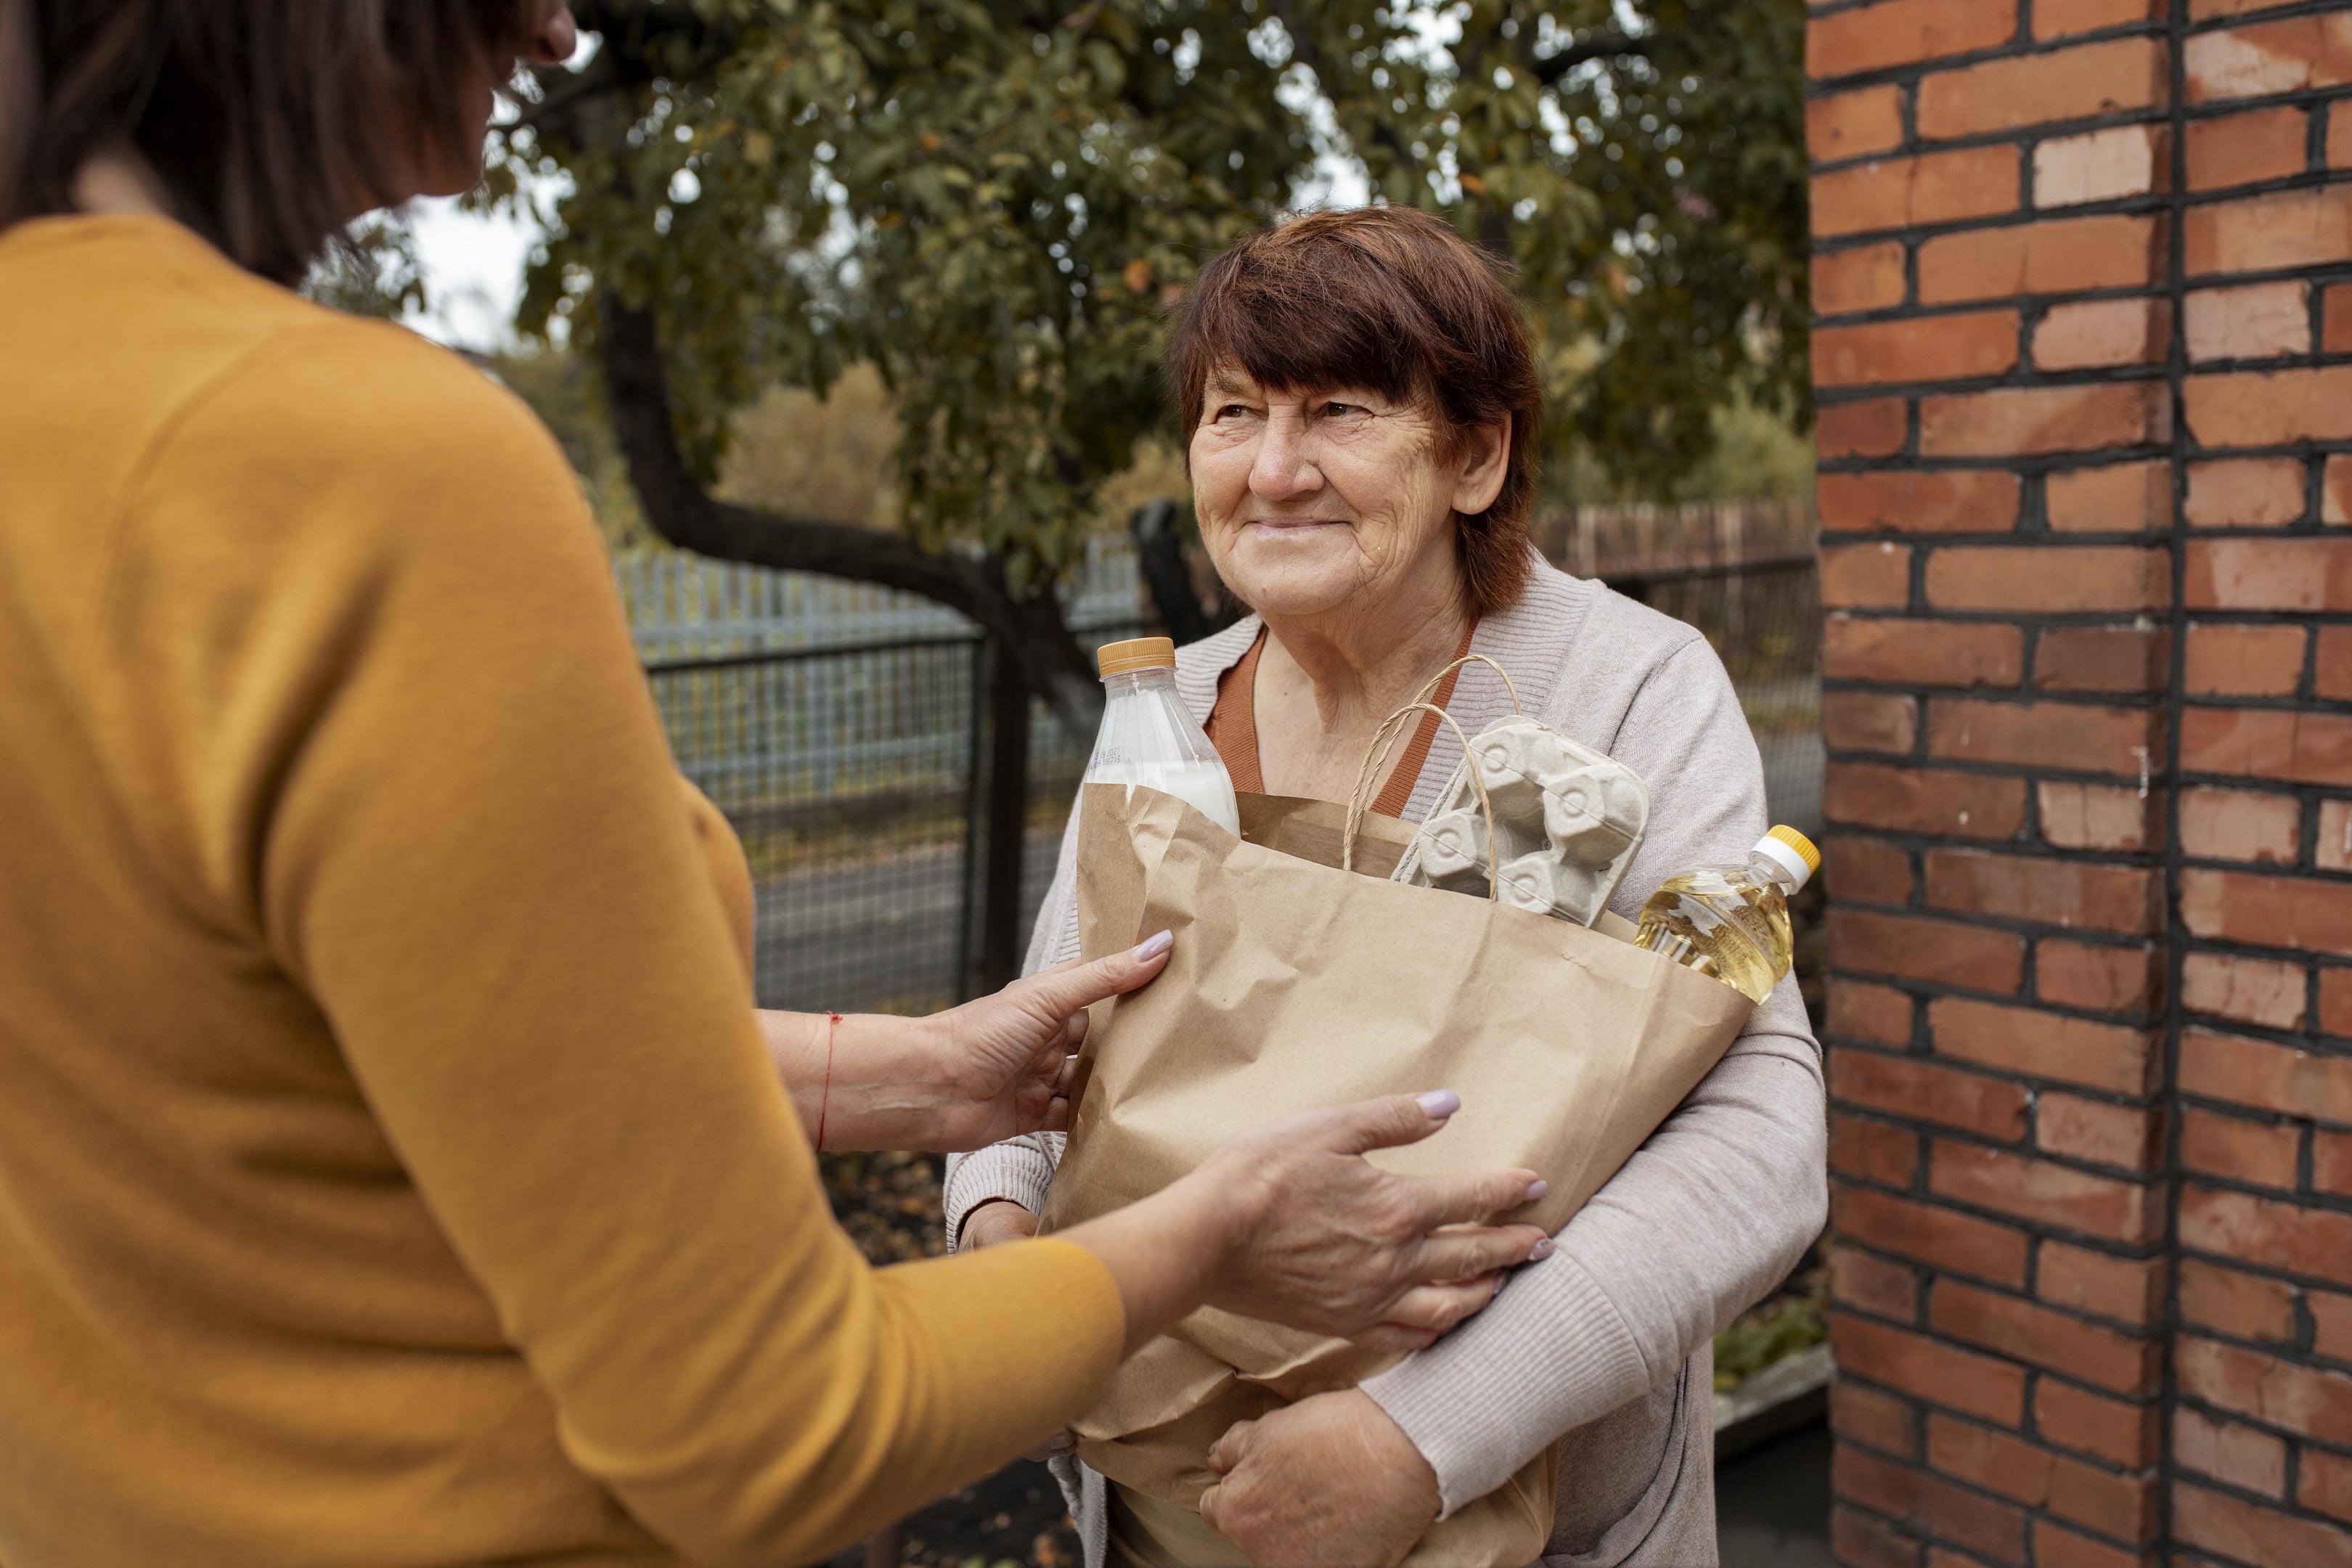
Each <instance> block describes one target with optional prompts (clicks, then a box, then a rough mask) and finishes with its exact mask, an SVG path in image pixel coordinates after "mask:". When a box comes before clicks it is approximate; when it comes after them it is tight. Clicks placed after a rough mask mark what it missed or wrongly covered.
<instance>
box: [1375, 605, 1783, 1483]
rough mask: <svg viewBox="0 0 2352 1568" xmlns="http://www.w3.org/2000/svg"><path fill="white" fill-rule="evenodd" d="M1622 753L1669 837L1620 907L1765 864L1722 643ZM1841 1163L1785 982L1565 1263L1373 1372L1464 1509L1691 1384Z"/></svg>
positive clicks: (1642, 858) (1672, 658) (1562, 1253)
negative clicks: (1615, 1417)
mask: <svg viewBox="0 0 2352 1568" xmlns="http://www.w3.org/2000/svg"><path fill="white" fill-rule="evenodd" d="M1608 749H1609V750H1610V752H1612V755H1614V756H1615V757H1616V758H1617V759H1618V760H1619V761H1621V762H1622V763H1626V764H1627V765H1628V766H1630V767H1632V768H1633V770H1634V771H1635V772H1636V773H1640V774H1641V775H1642V777H1643V779H1644V780H1645V781H1646V782H1647V783H1648V784H1649V786H1650V795H1651V816H1650V822H1651V827H1650V833H1649V836H1648V837H1647V838H1646V839H1645V840H1644V842H1643V847H1642V848H1641V850H1640V851H1639V852H1638V853H1637V855H1636V856H1635V858H1634V862H1633V867H1632V868H1631V870H1630V871H1629V872H1628V874H1627V876H1626V879H1625V883H1624V885H1623V887H1622V888H1621V889H1620V890H1619V893H1618V896H1617V898H1616V899H1614V900H1612V905H1613V906H1614V907H1617V908H1618V909H1619V910H1620V912H1622V913H1628V914H1630V913H1632V912H1633V911H1635V910H1638V909H1639V908H1640V906H1641V903H1642V901H1643V900H1644V899H1646V898H1647V897H1648V895H1649V893H1650V892H1651V891H1652V890H1653V889H1655V888H1656V887H1657V885H1658V884H1659V883H1660V882H1662V881H1664V879H1666V878H1667V877H1669V876H1672V875H1674V874H1675V872H1677V871H1681V870H1684V869H1686V868H1689V867H1692V866H1696V865H1706V864H1722V863H1738V862H1740V861H1743V860H1745V858H1747V853H1748V848H1749V847H1751V846H1752V845H1753V844H1754V843H1755V842H1756V840H1757V839H1758V838H1759V837H1761V836H1762V834H1763V831H1764V828H1765V826H1767V825H1766V822H1765V816H1764V779H1763V770H1762V767H1761V765H1760V763H1759V761H1758V758H1757V753H1756V746H1755V742H1754V741H1753V739H1752V738H1751V736H1750V735H1749V732H1748V722H1747V720H1746V718H1745V716H1744V715H1743V714H1742V712H1741V710H1740V708H1739V702H1738V696H1737V694H1736V693H1735V692H1734V691H1733V689H1732V686H1731V681H1730V679H1729V677H1728V676H1727V675H1726V674H1725V672H1724V669H1723V667H1722V665H1721V663H1720V662H1719V661H1717V658H1716V657H1715V654H1714V650H1712V649H1711V648H1709V647H1707V646H1706V644H1705V643H1704V642H1701V641H1698V640H1697V639H1696V638H1692V639H1691V640H1690V641H1688V642H1687V643H1685V645H1684V646H1683V647H1681V648H1679V649H1678V650H1676V651H1675V652H1674V653H1673V654H1671V655H1669V656H1668V657H1667V658H1665V659H1664V660H1663V661H1662V662H1661V663H1660V664H1659V666H1658V667H1657V668H1656V669H1654V671H1652V672H1651V674H1650V676H1649V677H1648V679H1646V680H1644V681H1643V684H1642V686H1641V689H1639V691H1638V692H1637V693H1636V694H1635V697H1634V699H1633V702H1632V703H1631V705H1630V706H1629V707H1628V709H1627V710H1626V715H1625V719H1624V721H1623V723H1622V726H1621V727H1620V729H1619V731H1618V734H1617V736H1616V739H1615V742H1614V743H1613V744H1612V745H1611V746H1610V747H1609V748H1608ZM1827 1158H1828V1133H1827V1122H1826V1104H1825V1100H1824V1098H1823V1093H1822V1072H1821V1059H1820V1047H1818V1046H1817V1045H1816V1044H1815V1043H1814V1041H1813V1038H1812V1033H1811V1028H1810V1026H1808V1025H1807V1023H1806V1020H1805V1011H1804V1005H1803V1004H1802V1002H1801V1000H1800V999H1799V998H1798V995H1797V992H1796V983H1795V981H1794V979H1793V978H1784V979H1783V980H1782V981H1781V983H1780V986H1779V987H1778V988H1777V989H1776V990H1775V991H1774V992H1773V993H1772V994H1771V995H1770V996H1769V997H1768V998H1767V999H1766V1000H1765V1003H1764V1005H1762V1006H1760V1007H1759V1008H1758V1009H1757V1011H1756V1016H1755V1017H1754V1018H1753V1019H1752V1020H1751V1021H1750V1023H1749V1025H1748V1028H1747V1030H1746V1031H1745V1032H1744V1033H1743V1034H1742V1035H1741V1036H1740V1037H1739V1038H1738V1041H1737V1042H1735V1043H1734V1045H1733V1046H1732V1047H1731V1049H1730V1051H1729V1052H1728V1053H1727V1055H1726V1056H1725V1058H1724V1059H1723V1060H1722V1062H1721V1063H1719V1064H1718V1065H1717V1067H1716V1068H1715V1070H1714V1071H1713V1072H1711V1073H1709V1074H1708V1075H1707V1077H1706V1079H1703V1080H1702V1081H1701V1082H1700V1084H1699V1086H1698V1087H1697V1088H1696V1089H1694V1090H1693V1091H1692V1092H1691V1094H1690V1096H1689V1097H1688V1098H1687V1099H1685V1100H1684V1101H1683V1103H1682V1105H1681V1106H1680V1107H1678V1108H1677V1109H1676V1110H1675V1112H1674V1114H1673V1115H1672V1116H1670V1117H1668V1118H1667V1120H1666V1121H1665V1122H1664V1124H1663V1125H1662V1126H1661V1127H1660V1128H1659V1129H1658V1130H1657V1131H1655V1132H1654V1133H1653V1134H1652V1135H1651V1136H1650V1138H1649V1140H1648V1142H1645V1143H1643V1146H1642V1148H1641V1149H1640V1150H1639V1151H1637V1152H1635V1153H1634V1155H1633V1158H1632V1159H1631V1160H1629V1161H1627V1162H1626V1163H1625V1165H1624V1167H1623V1168H1622V1169H1621V1170H1620V1171H1619V1172H1618V1173H1616V1175H1614V1176H1613V1177H1612V1178H1611V1179H1610V1181H1609V1182H1608V1184H1606V1185H1604V1186H1603V1187H1602V1188H1601V1191H1600V1192H1599V1193H1598V1194H1595V1195H1594V1196H1593V1198H1592V1200H1591V1202H1590V1203H1588V1204H1587V1205H1585V1206H1584V1207H1583V1208H1582V1209H1581V1210H1580V1211H1579V1212H1578V1213H1577V1215H1575V1216H1574V1217H1573V1218H1572V1219H1570V1221H1569V1223H1568V1225H1567V1226H1565V1227H1564V1228H1563V1229H1562V1230H1561V1231H1560V1232H1559V1237H1558V1249H1557V1250H1556V1251H1555V1252H1554V1253H1553V1254H1552V1256H1551V1257H1550V1258H1547V1259H1545V1260H1544V1261H1543V1262H1541V1263H1538V1264H1534V1265H1530V1266H1528V1267H1527V1268H1522V1269H1520V1270H1518V1271H1517V1273H1516V1274H1514V1275H1513V1276H1512V1277H1511V1279H1510V1281H1509V1287H1508V1289H1506V1290H1504V1291H1503V1292H1502V1293H1501V1294H1500V1295H1499V1296H1497V1297H1496V1300H1495V1301H1494V1303H1493V1304H1492V1305H1491V1306H1489V1307H1488V1308H1487V1309H1486V1310H1485V1311H1483V1312H1481V1313H1480V1314H1478V1316H1476V1317H1475V1318H1473V1319H1472V1320H1470V1321H1469V1322H1467V1323H1465V1324H1464V1325H1463V1326H1462V1327H1461V1328H1459V1329H1457V1330H1455V1331H1454V1332H1453V1333H1452V1334H1450V1335H1448V1336H1446V1338H1444V1339H1443V1340H1441V1341H1439V1342H1437V1343H1436V1344H1434V1345H1433V1346H1431V1347H1430V1348H1429V1349H1428V1350H1426V1351H1423V1352H1418V1353H1416V1354H1413V1355H1410V1356H1407V1357H1405V1358H1404V1359H1403V1360H1402V1361H1401V1362H1400V1363H1397V1364H1396V1365H1395V1366H1394V1367H1392V1368H1391V1369H1390V1370H1388V1371H1387V1372H1384V1373H1381V1374H1379V1375H1378V1376H1376V1377H1373V1378H1371V1379H1370V1380H1368V1381H1367V1382H1366V1383H1365V1384H1364V1390H1365V1392H1366V1393H1367V1394H1370V1395H1371V1397H1372V1398H1373V1399H1374V1400H1375V1401H1377V1402H1378V1403H1379V1405H1381V1408H1382V1409H1383V1410H1385V1411H1386V1412H1388V1414H1389V1415H1391V1417H1392V1418H1393V1419H1394V1420H1395V1421H1396V1422H1397V1424H1398V1425H1399V1426H1401V1427H1402V1428H1403V1429H1404V1432H1405V1434H1406V1435H1407V1436H1410V1437H1411V1438H1412V1441H1413V1444H1414V1446H1415V1447H1418V1448H1420V1450H1421V1451H1422V1454H1423V1457H1424V1458H1427V1459H1428V1460H1429V1461H1430V1464H1431V1466H1432V1467H1433V1468H1434V1469H1435V1470H1436V1472H1437V1477H1438V1483H1439V1489H1440V1491H1441V1493H1442V1495H1443V1497H1444V1505H1445V1511H1446V1512H1448V1513H1450V1512H1452V1511H1453V1510H1455V1509H1457V1508H1459V1507H1461V1506H1462V1505H1463V1504H1464V1503H1466V1502H1468V1501H1470V1500H1473V1499H1475V1498H1478V1497H1482V1496H1484V1495H1485V1494H1486V1493H1487V1492H1489V1491H1492V1490H1494V1489H1496V1487H1498V1486H1500V1485H1502V1484H1503V1482H1504V1481H1506V1480H1507V1479H1509V1478H1510V1476H1511V1475H1512V1474H1513V1473H1514V1472H1515V1471H1517V1469H1518V1468H1519V1467H1520V1466H1522V1465H1524V1464H1525V1463H1526V1462H1527V1461H1528V1459H1530V1458H1533V1457H1534V1456H1535V1455H1536V1454H1537V1453H1538V1452H1539V1451H1541V1450H1542V1449H1543V1447H1545V1446H1546V1445H1548V1444H1549V1443H1550V1442H1551V1441H1552V1440H1553V1439H1554V1438H1556V1437H1558V1436H1560V1435H1561V1434H1563V1433H1565V1432H1569V1431H1571V1430H1573V1429H1574V1428H1576V1427H1578V1426H1583V1425H1584V1424H1585V1423H1587V1422H1590V1421H1593V1420H1596V1419H1598V1418H1599V1417H1601V1416H1602V1415H1607V1414H1608V1413H1609V1412H1610V1411H1612V1410H1613V1409H1615V1408H1616V1407H1617V1406H1619V1405H1622V1404H1624V1403H1626V1402H1627V1401H1629V1400H1631V1399H1633V1398H1635V1397H1636V1396H1638V1395H1640V1394H1643V1393H1644V1392H1646V1391H1647V1390H1649V1389H1650V1388H1653V1387H1654V1386H1656V1385H1657V1384H1660V1383H1662V1382H1664V1380H1665V1379H1666V1378H1668V1377H1670V1376H1672V1375H1674V1373H1675V1371H1676V1370H1677V1369H1678V1368H1679V1367H1680V1366H1681V1365H1682V1363H1684V1362H1685V1361H1686V1360H1687V1359H1688V1358H1689V1357H1690V1356H1691V1355H1692V1354H1693V1353H1694V1352H1696V1350H1697V1349H1698V1347H1699V1346H1700V1345H1701V1344H1703V1343H1704V1342H1706V1340H1707V1339H1708V1338H1709V1337H1710V1336H1712V1335H1713V1334H1715V1333H1716V1332H1717V1331H1719V1330H1721V1329H1722V1328H1723V1327H1724V1326H1726V1325H1727V1324H1728V1323H1729V1322H1730V1321H1731V1320H1732V1319H1733V1318H1735V1317H1737V1316H1738V1314H1739V1313H1740V1312H1741V1311H1742V1310H1746V1309H1747V1308H1748V1306H1749V1305H1750V1304H1752V1303H1753V1302H1755V1301H1756V1300H1759V1298H1761V1297H1762V1296H1763V1294H1764V1293H1765V1292H1766V1291H1768V1290H1769V1289H1772V1287H1773V1286H1774V1285H1776V1284H1778V1283H1779V1282H1780V1280H1781V1279H1784V1278H1786V1276H1787V1274H1788V1271H1789V1270H1790V1268H1793V1267H1794V1266H1795V1265H1796V1262H1797V1260H1798V1259H1799V1258H1801V1257H1802V1256H1803V1254H1804V1250H1805V1248H1806V1247H1809V1246H1811V1243H1812V1241H1813V1239H1814V1237H1817V1236H1819V1235H1820V1234H1821V1228H1822V1223H1823V1221H1824V1219H1825V1218H1826V1215H1827V1212H1828V1177H1827Z"/></svg>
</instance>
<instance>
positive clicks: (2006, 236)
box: [1919, 214, 2166, 305]
mask: <svg viewBox="0 0 2352 1568" xmlns="http://www.w3.org/2000/svg"><path fill="white" fill-rule="evenodd" d="M2165 258H2166V249H2165V234H2164V231H2163V230H2162V229H2160V228H2159V227H2158V226H2157V223H2156V220H2155V219H2153V218H2149V217H2141V216H2134V215H2129V214H2115V215H2109V216H2099V217H2077V218H2057V219H2051V220H2047V221H2044V222H2041V223H2028V224H2012V225H2010V226H2005V227H2001V228H1980V229H1971V230H1969V232H1967V233H1965V234H1952V235H1943V236H1939V237H1937V238H1934V239H1930V240H1928V241H1927V242H1926V243H1925V244H1923V245H1921V246H1920V247H1919V303H1921V304H1922V305H1951V304H1959V303H1962V302H1964V301H1967V300H2005V299H2010V298H2012V297H2014V296H2017V295H2021V294H2070V293H2074V292H2075V291H2076V290H2078V289H2145V288H2148V287H2150V286H2151V285H2154V284H2156V283H2158V282H2161V281H2163V275H2164V269H2165Z"/></svg>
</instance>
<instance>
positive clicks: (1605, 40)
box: [1528, 33, 1650, 87]
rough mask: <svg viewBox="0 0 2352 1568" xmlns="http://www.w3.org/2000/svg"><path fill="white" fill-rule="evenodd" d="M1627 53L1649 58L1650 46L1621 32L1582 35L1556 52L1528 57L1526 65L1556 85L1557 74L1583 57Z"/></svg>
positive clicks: (1543, 80)
mask: <svg viewBox="0 0 2352 1568" xmlns="http://www.w3.org/2000/svg"><path fill="white" fill-rule="evenodd" d="M1628 57H1631V58H1640V59H1647V58H1650V46H1649V45H1648V44H1647V43H1645V42H1643V40H1642V39H1640V38H1635V37H1627V36H1626V35H1625V34H1623V33H1601V34H1599V35H1597V36H1595V37H1590V38H1587V39H1585V40H1584V41H1583V42H1582V43H1579V44H1570V46H1569V47H1566V48H1564V49H1562V50H1560V51H1559V53H1558V54H1556V55H1546V56H1545V57H1544V58H1541V59H1539V60H1530V61H1528V70H1529V71H1531V72H1533V73H1534V75H1535V79H1536V80H1538V81H1539V82H1541V83H1543V85H1544V86H1546V87H1557V86H1558V85H1559V79H1560V78H1562V77H1564V76H1566V75H1567V74H1568V73H1569V72H1570V71H1572V70H1574V69H1575V68H1577V67H1579V66H1580V65H1582V64H1583V63H1584V62H1585V61H1587V60H1601V59H1618V58H1628Z"/></svg>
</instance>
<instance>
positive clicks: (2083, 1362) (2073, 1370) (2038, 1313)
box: [1927, 1279, 2157, 1404]
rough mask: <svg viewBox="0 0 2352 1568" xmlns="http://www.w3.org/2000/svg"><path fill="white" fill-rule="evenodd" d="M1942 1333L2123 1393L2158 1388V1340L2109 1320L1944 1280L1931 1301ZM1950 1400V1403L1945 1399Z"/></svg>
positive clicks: (1931, 1310) (1929, 1308)
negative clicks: (2095, 1319)
mask: <svg viewBox="0 0 2352 1568" xmlns="http://www.w3.org/2000/svg"><path fill="white" fill-rule="evenodd" d="M1927 1316H1928V1321H1929V1322H1930V1323H1931V1324H1932V1325H1933V1326H1934V1328H1935V1330H1936V1331H1937V1333H1939V1334H1943V1335H1946V1336H1948V1337H1949V1338H1951V1339H1954V1340H1957V1341H1958V1342H1960V1343H1962V1344H1969V1345H1977V1346H1979V1347H1981V1348H1983V1349H1985V1350H1990V1351H1993V1352H1998V1353H2000V1354H2001V1355H2005V1356H2008V1357H2011V1359H2013V1360H2016V1361H2021V1362H2024V1363H2027V1364H2028V1365H2031V1366H2040V1367H2048V1368H2051V1369H2053V1370H2055V1371H2058V1372H2062V1373H2064V1374H2065V1375H2066V1376H2068V1377H2071V1378H2074V1379H2077V1380H2078V1381H2080V1382H2084V1383H2088V1384H2095V1385H2096V1386H2098V1387H2101V1388H2105V1389H2109V1390H2112V1391H2115V1392H2117V1393H2123V1394H2152V1393H2154V1392H2155V1391H2156V1366H2157V1342H2156V1341H2154V1340H2153V1339H2150V1338H2148V1337H2147V1336H2146V1335H2143V1334H2134V1333H2126V1332H2125V1331H2122V1330H2120V1329H2111V1328H2108V1327H2106V1326H2105V1325H2104V1324H2100V1323H2092V1322H2085V1321H2084V1320H2082V1319H2080V1318H2077V1317H2074V1316H2073V1315H2071V1314H2069V1313H2065V1312H2061V1311H2057V1310H2053V1309H2051V1308H2049V1307H2044V1306H2041V1305H2039V1304H2037V1303H2035V1302H2032V1301H2028V1300H2023V1299H2021V1298H2020V1297H2016V1296H2003V1295H1999V1294H1997V1293H1995V1292H1993V1291H1990V1290H1979V1289H1977V1288H1976V1287H1975V1286H1973V1285H1963V1284H1961V1283H1960V1282H1959V1281H1958V1280H1957V1279H1945V1280H1939V1281H1937V1286H1936V1289H1935V1294H1934V1296H1933V1298H1932V1299H1931V1300H1929V1302H1928V1305H1927ZM1944 1403H1947V1404H1948V1403H1949V1401H1944Z"/></svg>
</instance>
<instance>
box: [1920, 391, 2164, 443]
mask: <svg viewBox="0 0 2352 1568" xmlns="http://www.w3.org/2000/svg"><path fill="white" fill-rule="evenodd" d="M2171 436H2172V402H2171V395H2170V394H2169V392H2168V390H2167V389H2166V386H2165V384H2164V383H2162V382H2160V381H2125V382H2102V383H2095V384H2091V385H2087V386H2026V387H2000V388H1996V389H1994V390H1993V391H1990V392H1963V393H1955V394H1950V395H1945V396H1940V397H1923V398H1921V399H1920V400H1919V452H1920V455H1921V456H1922V457H1927V458H2012V457H2030V456H2034V455H2038V454H2042V453H2048V452H2093V451H2097V450H2099V449H2101V448H2102V447H2137V446H2142V445H2146V444H2147V443H2149V442H2158V441H2167V440H2169V439H2171Z"/></svg>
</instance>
